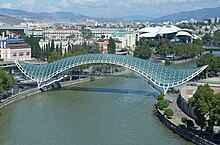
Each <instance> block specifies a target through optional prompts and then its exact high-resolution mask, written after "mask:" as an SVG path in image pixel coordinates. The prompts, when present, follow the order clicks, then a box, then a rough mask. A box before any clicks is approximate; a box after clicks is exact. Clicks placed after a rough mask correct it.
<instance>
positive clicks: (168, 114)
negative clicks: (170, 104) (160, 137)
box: [164, 108, 174, 118]
mask: <svg viewBox="0 0 220 145" xmlns="http://www.w3.org/2000/svg"><path fill="white" fill-rule="evenodd" d="M173 114H174V112H173V110H172V109H170V108H168V109H166V110H165V111H164V115H166V117H167V118H172V116H173Z"/></svg>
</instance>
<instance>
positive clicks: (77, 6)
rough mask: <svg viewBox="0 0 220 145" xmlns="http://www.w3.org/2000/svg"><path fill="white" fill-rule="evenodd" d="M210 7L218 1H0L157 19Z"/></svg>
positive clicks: (8, 5) (18, 5)
mask: <svg viewBox="0 0 220 145" xmlns="http://www.w3.org/2000/svg"><path fill="white" fill-rule="evenodd" d="M213 7H220V0H0V8H10V9H19V10H25V11H31V12H57V11H65V12H73V13H76V14H82V15H86V16H91V17H102V18H116V17H122V16H130V15H132V16H136V15H143V16H149V17H152V18H157V17H161V16H164V15H168V14H173V13H177V12H181V11H190V10H196V9H201V8H213Z"/></svg>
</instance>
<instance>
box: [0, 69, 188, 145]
mask: <svg viewBox="0 0 220 145" xmlns="http://www.w3.org/2000/svg"><path fill="white" fill-rule="evenodd" d="M157 94H158V92H157V91H155V90H154V89H153V88H152V87H151V86H149V85H148V84H146V83H145V81H144V79H143V78H142V77H140V76H139V75H137V74H134V73H131V74H128V75H123V76H116V77H109V78H106V79H100V80H95V81H94V82H86V83H81V84H76V85H72V86H68V87H64V88H62V89H61V90H57V91H50V92H45V93H39V94H36V95H33V96H31V97H28V98H26V99H23V100H20V101H18V102H16V103H13V104H11V105H9V106H8V107H6V108H3V109H2V110H0V113H1V116H0V144H2V145H162V144H163V145H190V144H191V143H190V142H188V141H186V140H184V139H183V138H181V137H180V136H178V135H176V134H175V133H173V132H172V131H170V130H169V129H168V128H167V127H166V126H165V125H163V124H162V123H161V122H160V121H159V119H158V118H157V117H156V116H155V115H154V113H153V110H154V103H155V96H156V95H157Z"/></svg>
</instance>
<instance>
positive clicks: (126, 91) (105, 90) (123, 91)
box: [61, 87, 158, 96]
mask: <svg viewBox="0 0 220 145" xmlns="http://www.w3.org/2000/svg"><path fill="white" fill-rule="evenodd" d="M61 90H74V91H88V92H103V93H119V94H135V95H146V96H151V95H156V94H158V92H157V91H155V90H148V91H143V90H129V89H111V88H85V87H65V88H61Z"/></svg>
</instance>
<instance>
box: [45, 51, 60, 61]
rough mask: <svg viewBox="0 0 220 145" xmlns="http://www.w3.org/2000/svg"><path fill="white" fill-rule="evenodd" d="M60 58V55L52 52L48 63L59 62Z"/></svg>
mask: <svg viewBox="0 0 220 145" xmlns="http://www.w3.org/2000/svg"><path fill="white" fill-rule="evenodd" d="M61 58H62V56H61V55H60V53H59V52H55V51H54V52H52V53H51V54H50V55H49V58H48V62H49V63H50V62H54V61H56V60H59V59H61Z"/></svg>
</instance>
